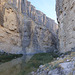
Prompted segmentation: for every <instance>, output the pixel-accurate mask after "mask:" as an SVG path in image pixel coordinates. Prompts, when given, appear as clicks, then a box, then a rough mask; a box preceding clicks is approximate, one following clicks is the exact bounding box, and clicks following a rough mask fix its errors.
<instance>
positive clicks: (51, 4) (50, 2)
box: [28, 0, 57, 22]
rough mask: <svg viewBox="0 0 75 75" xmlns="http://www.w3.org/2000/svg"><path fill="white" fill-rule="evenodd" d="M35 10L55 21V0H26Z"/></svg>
mask: <svg viewBox="0 0 75 75" xmlns="http://www.w3.org/2000/svg"><path fill="white" fill-rule="evenodd" d="M28 1H30V2H31V4H32V5H34V6H35V7H36V9H37V10H40V11H42V12H43V13H44V14H46V16H48V17H50V18H51V19H53V20H55V22H57V21H56V12H55V4H56V2H55V1H56V0H28Z"/></svg>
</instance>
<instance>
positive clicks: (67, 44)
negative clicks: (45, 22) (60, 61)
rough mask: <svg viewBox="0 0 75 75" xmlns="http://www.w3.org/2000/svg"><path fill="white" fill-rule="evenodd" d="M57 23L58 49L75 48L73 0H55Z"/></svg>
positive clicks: (74, 2) (74, 4) (74, 6)
mask: <svg viewBox="0 0 75 75" xmlns="http://www.w3.org/2000/svg"><path fill="white" fill-rule="evenodd" d="M56 12H57V17H58V18H57V20H58V23H59V49H60V51H61V52H66V51H70V50H75V16H74V14H75V0H56Z"/></svg>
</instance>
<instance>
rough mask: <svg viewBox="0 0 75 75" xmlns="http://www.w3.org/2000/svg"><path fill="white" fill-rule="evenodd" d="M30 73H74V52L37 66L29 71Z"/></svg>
mask: <svg viewBox="0 0 75 75" xmlns="http://www.w3.org/2000/svg"><path fill="white" fill-rule="evenodd" d="M31 75H75V52H71V53H70V54H68V55H65V56H64V57H63V56H62V57H59V58H57V60H54V61H53V62H50V63H47V64H45V65H41V66H39V69H37V71H36V72H31Z"/></svg>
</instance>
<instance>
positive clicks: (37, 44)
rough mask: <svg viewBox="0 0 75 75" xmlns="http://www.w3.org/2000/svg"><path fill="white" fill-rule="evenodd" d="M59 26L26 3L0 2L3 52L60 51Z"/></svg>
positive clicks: (24, 1) (18, 1)
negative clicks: (58, 49) (58, 45)
mask: <svg viewBox="0 0 75 75" xmlns="http://www.w3.org/2000/svg"><path fill="white" fill-rule="evenodd" d="M57 29H58V28H57V24H56V23H55V22H54V20H52V19H50V18H48V17H46V15H45V14H44V13H42V12H41V11H39V10H36V9H35V7H34V6H33V5H31V3H30V2H28V1H27V0H0V51H5V52H9V53H39V52H50V51H53V50H55V49H56V48H57V41H58V40H56V39H57Z"/></svg>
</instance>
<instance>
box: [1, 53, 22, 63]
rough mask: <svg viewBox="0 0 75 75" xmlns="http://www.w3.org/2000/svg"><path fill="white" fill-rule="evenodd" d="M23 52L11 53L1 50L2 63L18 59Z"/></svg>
mask: <svg viewBox="0 0 75 75" xmlns="http://www.w3.org/2000/svg"><path fill="white" fill-rule="evenodd" d="M22 56H23V55H22V54H11V53H6V52H0V63H5V62H8V61H11V60H12V59H16V58H19V57H22Z"/></svg>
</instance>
